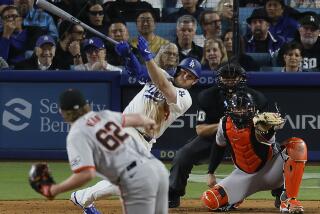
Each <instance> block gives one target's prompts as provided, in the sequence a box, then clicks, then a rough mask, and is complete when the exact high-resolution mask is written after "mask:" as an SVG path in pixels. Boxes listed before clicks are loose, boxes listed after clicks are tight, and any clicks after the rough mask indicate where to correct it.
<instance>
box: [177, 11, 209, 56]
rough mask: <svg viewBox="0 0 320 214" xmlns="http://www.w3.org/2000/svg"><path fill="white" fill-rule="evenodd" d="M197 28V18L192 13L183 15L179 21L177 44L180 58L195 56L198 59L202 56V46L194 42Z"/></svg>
mask: <svg viewBox="0 0 320 214" xmlns="http://www.w3.org/2000/svg"><path fill="white" fill-rule="evenodd" d="M196 30H197V20H196V19H195V18H194V17H193V16H190V15H184V16H181V17H180V18H179V19H178V21H177V27H176V32H177V40H176V45H177V46H178V49H179V60H180V61H181V60H183V59H185V58H187V57H193V58H196V59H197V60H199V61H200V60H201V58H202V51H203V49H202V47H200V46H198V45H196V44H195V43H194V42H193V39H194V36H195V34H196Z"/></svg>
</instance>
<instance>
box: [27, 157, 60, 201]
mask: <svg viewBox="0 0 320 214" xmlns="http://www.w3.org/2000/svg"><path fill="white" fill-rule="evenodd" d="M29 183H30V185H31V187H32V188H33V189H34V190H35V191H36V192H38V193H40V194H41V195H43V196H45V197H46V198H48V199H53V196H52V194H51V191H50V188H51V186H52V184H54V183H55V182H54V180H53V178H52V176H51V173H50V171H49V167H48V164H46V163H37V164H33V165H32V166H31V169H30V171H29Z"/></svg>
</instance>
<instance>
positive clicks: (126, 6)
mask: <svg viewBox="0 0 320 214" xmlns="http://www.w3.org/2000/svg"><path fill="white" fill-rule="evenodd" d="M104 8H105V10H106V14H108V16H109V17H110V18H113V19H114V18H118V19H124V21H126V22H134V21H136V14H137V13H139V12H140V11H141V10H153V7H152V5H151V4H149V3H148V2H144V1H140V0H116V1H113V2H106V3H105V4H104ZM159 18H160V15H159V17H158V16H156V20H157V21H158V20H159Z"/></svg>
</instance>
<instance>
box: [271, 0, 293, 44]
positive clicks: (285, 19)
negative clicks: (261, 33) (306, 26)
mask: <svg viewBox="0 0 320 214" xmlns="http://www.w3.org/2000/svg"><path fill="white" fill-rule="evenodd" d="M265 10H266V12H267V14H268V17H269V18H270V21H271V22H270V28H269V31H270V32H271V33H272V35H277V36H279V37H281V38H282V39H283V40H284V41H285V42H290V41H292V40H293V38H294V36H295V34H296V32H297V30H298V22H297V21H296V20H295V19H294V18H292V17H291V16H290V15H289V9H288V8H286V5H285V3H284V0H266V3H265Z"/></svg>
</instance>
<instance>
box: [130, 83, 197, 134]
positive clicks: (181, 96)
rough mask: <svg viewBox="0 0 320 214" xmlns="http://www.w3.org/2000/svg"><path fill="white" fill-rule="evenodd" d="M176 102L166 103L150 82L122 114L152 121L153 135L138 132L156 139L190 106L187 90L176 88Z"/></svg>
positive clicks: (141, 130)
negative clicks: (155, 128)
mask: <svg viewBox="0 0 320 214" xmlns="http://www.w3.org/2000/svg"><path fill="white" fill-rule="evenodd" d="M175 89H176V93H177V102H176V103H167V102H166V100H165V98H164V96H163V94H162V93H161V91H160V90H159V89H158V88H157V87H156V86H155V85H154V84H152V83H151V82H148V83H146V84H145V86H144V87H143V88H142V90H141V91H140V92H139V93H138V94H137V95H136V96H135V97H134V98H133V99H132V100H131V102H130V103H129V105H128V106H127V107H126V108H125V110H124V113H140V114H143V115H145V116H147V117H149V118H151V119H154V120H155V121H156V123H157V125H158V129H157V130H155V131H154V132H153V133H146V132H145V131H144V130H143V129H139V131H140V132H142V133H144V134H147V135H148V136H150V137H152V138H154V139H157V138H159V137H160V136H161V135H162V134H163V133H164V131H165V130H166V129H167V128H168V127H169V126H170V125H171V124H172V123H173V122H174V121H175V120H176V119H177V118H178V117H180V116H181V115H183V114H184V113H185V112H186V111H187V110H188V109H189V108H190V106H191V105H192V98H191V96H190V94H189V92H188V90H186V89H183V88H177V87H175Z"/></svg>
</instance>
